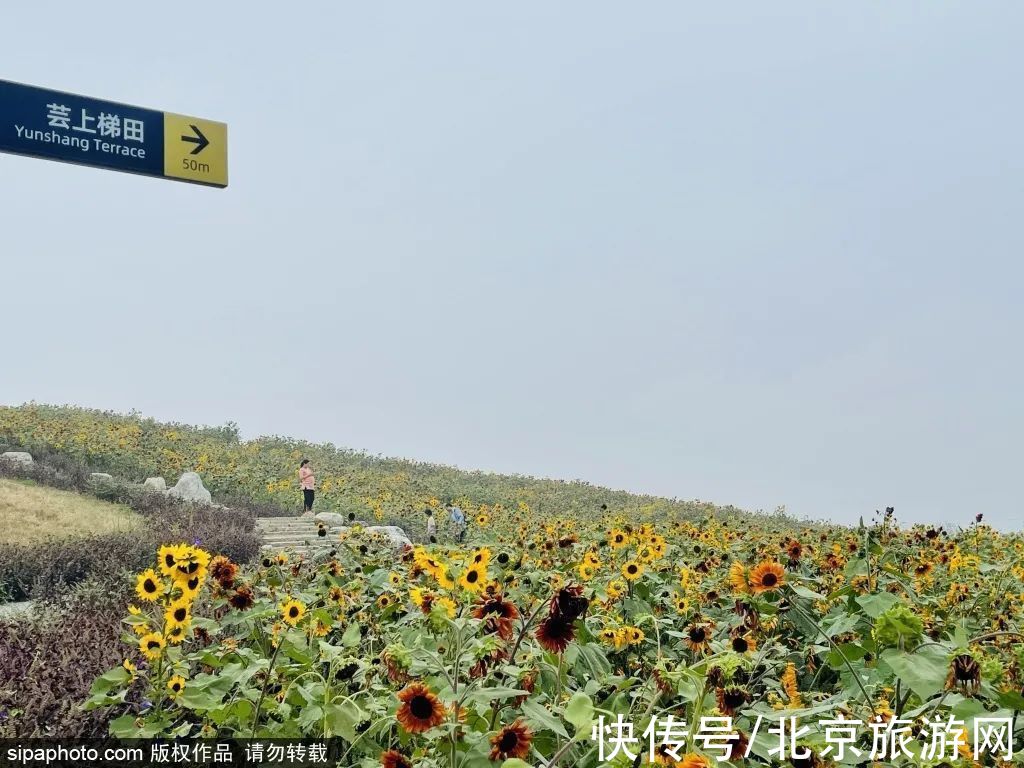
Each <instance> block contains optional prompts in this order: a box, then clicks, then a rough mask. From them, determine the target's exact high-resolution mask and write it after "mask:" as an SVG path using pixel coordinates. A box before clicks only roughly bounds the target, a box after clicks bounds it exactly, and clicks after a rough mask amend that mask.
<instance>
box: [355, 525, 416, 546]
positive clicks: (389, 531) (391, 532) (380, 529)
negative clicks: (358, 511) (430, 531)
mask: <svg viewBox="0 0 1024 768" xmlns="http://www.w3.org/2000/svg"><path fill="white" fill-rule="evenodd" d="M365 530H366V532H367V533H377V534H380V535H381V536H384V537H385V538H386V539H387V540H388V543H389V544H391V548H392V549H393V550H395V551H396V552H400V551H401V550H403V549H404V548H405V547H411V546H412V542H411V541H409V537H408V536H406V535H405V531H403V530H402V529H401V528H399V527H398V526H397V525H370V526H367V527H366V529H365Z"/></svg>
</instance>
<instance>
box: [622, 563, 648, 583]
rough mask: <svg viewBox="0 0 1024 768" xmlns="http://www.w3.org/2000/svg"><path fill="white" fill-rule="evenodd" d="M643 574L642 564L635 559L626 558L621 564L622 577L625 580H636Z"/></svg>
mask: <svg viewBox="0 0 1024 768" xmlns="http://www.w3.org/2000/svg"><path fill="white" fill-rule="evenodd" d="M643 575H644V566H643V564H642V563H638V562H637V561H636V560H627V561H626V562H625V563H624V564H623V566H622V578H624V579H625V580H626V581H636V580H637V579H639V578H640V577H641V576H643Z"/></svg>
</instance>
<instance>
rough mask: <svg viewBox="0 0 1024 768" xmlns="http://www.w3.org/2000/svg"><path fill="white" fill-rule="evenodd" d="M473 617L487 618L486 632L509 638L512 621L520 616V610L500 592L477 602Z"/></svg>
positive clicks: (504, 638)
mask: <svg viewBox="0 0 1024 768" xmlns="http://www.w3.org/2000/svg"><path fill="white" fill-rule="evenodd" d="M473 618H474V619H484V620H485V630H484V631H485V632H487V633H493V634H496V635H498V637H500V638H502V639H503V640H508V639H509V638H511V637H512V622H513V621H515V620H516V619H518V618H519V611H518V609H516V607H515V606H514V605H513V604H512V603H510V602H509V601H508V600H505V599H504V598H503V597H502V596H501V595H500V594H498V595H495V596H493V597H488V598H484V599H483V600H481V601H480V602H479V603H477V605H476V606H475V607H474V608H473Z"/></svg>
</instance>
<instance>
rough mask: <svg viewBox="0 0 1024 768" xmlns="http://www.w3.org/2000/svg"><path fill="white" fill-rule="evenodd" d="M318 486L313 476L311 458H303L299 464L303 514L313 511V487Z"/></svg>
mask: <svg viewBox="0 0 1024 768" xmlns="http://www.w3.org/2000/svg"><path fill="white" fill-rule="evenodd" d="M315 487H316V479H315V478H314V477H313V465H312V464H310V463H309V459H303V460H302V463H301V464H299V488H301V489H302V514H304V515H305V514H307V513H312V512H313V489H314V488H315Z"/></svg>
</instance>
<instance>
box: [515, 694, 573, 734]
mask: <svg viewBox="0 0 1024 768" xmlns="http://www.w3.org/2000/svg"><path fill="white" fill-rule="evenodd" d="M520 709H521V710H522V712H523V714H524V715H526V720H527V722H528V723H532V724H533V725H534V726H539V727H540V728H546V729H548V730H549V731H554V732H555V733H557V734H558V735H559V736H561V737H562V738H564V739H567V738H569V732H568V731H566V730H565V728H564V727H563V726H562V724H561V723H560V722H558V718H557V717H555V716H554V715H553V714H551V713H550V712H548V710H547V708H546V707H545V706H544V705H543V704H538V703H537V702H536V701H524V702H523V706H522V707H520Z"/></svg>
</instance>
